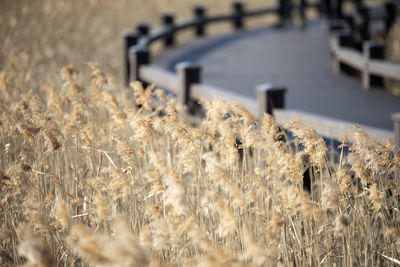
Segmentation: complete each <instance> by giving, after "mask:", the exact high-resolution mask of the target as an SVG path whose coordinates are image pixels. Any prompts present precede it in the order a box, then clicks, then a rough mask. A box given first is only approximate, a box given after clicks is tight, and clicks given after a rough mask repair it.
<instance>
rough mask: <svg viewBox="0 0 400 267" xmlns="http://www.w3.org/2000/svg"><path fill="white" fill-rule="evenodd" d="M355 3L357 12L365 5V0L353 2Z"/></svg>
mask: <svg viewBox="0 0 400 267" xmlns="http://www.w3.org/2000/svg"><path fill="white" fill-rule="evenodd" d="M353 2H354V3H355V8H356V9H357V10H358V9H360V8H361V7H362V6H363V5H364V3H363V0H353Z"/></svg>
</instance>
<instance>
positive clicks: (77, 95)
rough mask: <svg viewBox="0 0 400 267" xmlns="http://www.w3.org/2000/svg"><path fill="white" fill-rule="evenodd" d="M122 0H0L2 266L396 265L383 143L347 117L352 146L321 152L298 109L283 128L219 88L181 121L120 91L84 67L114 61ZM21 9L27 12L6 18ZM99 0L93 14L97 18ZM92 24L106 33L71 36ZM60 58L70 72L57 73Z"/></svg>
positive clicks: (168, 101) (389, 168)
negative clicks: (193, 116)
mask: <svg viewBox="0 0 400 267" xmlns="http://www.w3.org/2000/svg"><path fill="white" fill-rule="evenodd" d="M135 2H136V1H121V2H118V4H114V3H112V2H111V1H109V2H108V1H100V0H99V1H65V2H64V1H43V3H40V2H39V1H37V2H32V4H31V5H25V6H23V5H21V3H26V2H23V1H2V2H1V3H0V5H6V4H8V5H9V7H10V8H9V12H8V13H7V14H4V8H3V9H2V10H3V14H2V16H1V22H2V23H0V25H3V26H1V27H2V30H1V32H2V33H4V36H6V37H5V42H4V45H3V46H2V49H3V51H2V60H1V64H2V65H1V73H0V151H1V152H0V186H1V190H0V201H1V204H0V214H1V215H0V225H1V230H0V265H1V266H3V265H4V266H12V265H15V266H19V265H24V266H56V265H59V266H89V265H91V266H147V265H148V266H176V265H177V266H190V265H198V266H276V265H280V266H289V265H294V264H295V265H296V266H320V265H324V266H332V265H335V264H336V265H337V266H351V265H365V266H376V265H385V266H386V265H394V264H396V263H397V264H398V263H399V261H398V259H400V225H399V209H398V207H399V203H398V202H399V185H398V184H396V183H395V180H394V179H393V175H394V171H395V170H398V169H399V166H400V162H399V158H398V157H397V156H396V153H397V152H395V151H393V146H392V144H391V143H390V142H388V144H387V145H385V146H383V145H380V144H377V143H375V142H373V141H371V140H369V139H368V137H367V136H366V134H365V133H364V132H363V131H362V130H360V129H355V139H356V142H355V143H354V144H349V143H348V142H346V139H345V138H343V140H342V141H343V144H342V146H341V147H340V149H341V150H342V151H343V150H347V149H349V152H348V153H347V152H346V153H340V154H339V155H337V158H334V157H333V156H330V154H329V153H327V147H326V145H325V143H324V142H323V140H322V139H321V138H320V137H319V136H318V135H317V134H316V133H315V131H314V130H313V129H311V128H308V127H305V126H304V125H302V123H301V122H299V121H294V122H292V123H290V124H289V125H287V126H286V127H287V128H288V129H289V130H290V131H292V132H293V134H294V136H295V137H296V138H295V139H294V140H293V141H285V140H289V139H288V138H287V137H286V134H285V133H284V132H281V128H280V127H278V126H277V125H276V123H275V122H274V120H273V118H271V117H270V116H268V115H265V116H264V118H263V119H262V121H261V122H258V121H256V120H255V119H254V117H253V116H252V115H251V114H249V112H247V111H246V110H245V109H244V108H243V107H241V106H240V105H237V104H233V103H226V102H223V101H221V100H215V101H213V102H207V101H202V103H203V105H204V107H205V108H206V110H207V113H206V114H207V115H206V118H205V119H204V120H203V122H202V124H201V125H199V126H198V127H193V126H192V125H191V124H190V123H188V122H187V120H186V115H185V113H184V107H182V106H181V105H180V104H179V103H177V102H176V100H175V99H173V98H169V97H168V96H165V95H164V93H163V92H162V91H160V90H157V89H156V88H154V89H153V90H150V89H148V90H144V89H143V87H142V86H141V84H139V83H133V84H132V86H131V87H130V88H128V89H125V88H122V87H120V86H119V80H120V79H119V78H116V79H114V78H113V76H112V75H106V74H105V73H104V72H103V71H102V70H100V68H99V67H98V65H97V64H94V63H89V64H87V65H82V63H83V62H85V60H88V59H96V60H98V61H100V62H102V63H104V65H105V68H106V69H107V70H110V71H111V72H112V73H117V74H119V69H118V66H119V64H120V62H121V61H120V58H119V56H121V55H120V52H121V49H119V42H120V39H119V31H118V30H117V31H114V30H112V29H119V28H118V27H114V26H115V25H116V24H118V23H121V25H122V24H124V23H125V22H126V21H123V20H130V19H132V18H129V17H128V18H126V17H125V18H121V17H122V16H120V15H117V13H113V12H115V10H116V9H117V8H118V9H120V8H121V7H130V6H129V5H135V4H134V3H135ZM71 3H72V4H71ZM146 3H148V5H149V6H150V7H147V5H145V7H143V8H148V9H149V10H150V11H152V10H153V8H155V6H157V5H156V4H154V5H153V6H152V3H153V2H152V1H146ZM154 3H156V2H154ZM157 3H158V4H160V5H161V1H160V2H157ZM163 3H164V1H163ZM180 3H181V2H180ZM14 4H15V6H14ZM99 4H101V5H103V7H102V8H100V7H99V6H98V5H99ZM175 4H176V8H178V4H177V3H175ZM18 5H19V6H20V7H22V8H20V9H18V8H17V7H18ZM92 5H93V6H92ZM114 5H116V6H114ZM124 5H126V6H124ZM164 5H165V4H164ZM48 6H50V7H48ZM88 6H90V7H91V8H93V10H92V9H91V8H90V9H89V8H88ZM2 7H3V6H2ZM67 7H69V8H67ZM105 7H107V12H109V13H107V12H105V11H104V9H105ZM35 8H37V9H38V10H41V8H43V12H48V11H46V10H50V11H49V12H48V13H40V12H39V11H35V12H39V13H38V14H36V13H35V12H33V11H32V10H34V9H35ZM114 8H115V9H114ZM137 8H139V7H137ZM141 8H142V7H141ZM125 9H128V8H125ZM65 10H68V11H65ZM79 10H80V11H79ZM82 10H85V12H87V13H88V14H87V16H80V15H79V14H81V13H79V12H83V11H82ZM121 10H124V9H121ZM133 10H134V9H133ZM141 10H143V9H141ZM156 10H158V9H157V8H156ZM178 10H179V9H178ZM78 11H79V12H78ZM18 12H21V14H22V15H21V16H22V17H21V18H25V17H23V16H26V18H27V19H32V21H36V22H35V23H33V22H32V23H31V24H29V23H28V24H26V25H22V23H24V21H25V19H21V20H18V19H17V20H16V21H14V20H9V19H10V18H11V17H13V14H16V13H18ZM63 12H64V13H63ZM75 12H76V13H75ZM92 12H93V13H92ZM96 12H99V13H100V14H104V15H105V16H104V17H102V18H101V19H102V20H99V21H98V22H97V24H96V23H93V22H94V21H93V20H91V19H90V18H92V19H93V18H97V19H98V17H97V16H95V15H94V14H96ZM102 12H103V13H102ZM124 12H127V11H126V10H125V11H124ZM129 12H132V13H134V11H129ZM30 14H36V16H34V15H32V16H31V15H30ZM46 14H47V15H46ZM63 14H64V15H63ZM107 14H108V15H107ZM106 15H107V16H106ZM43 16H49V19H48V20H47V23H45V22H44V21H45V19H43V21H42V17H43ZM46 19H47V17H46ZM133 19H135V18H133ZM133 19H132V20H133ZM120 20H121V21H120ZM5 21H6V23H10V24H9V25H7V26H4V22H5ZM104 21H108V22H109V23H110V24H108V23H104V24H103V22H104ZM90 22H92V23H90ZM100 22H101V23H100ZM113 23H114V24H113ZM75 24H76V25H75ZM83 24H85V25H91V26H88V28H86V29H84V30H82V29H81V30H82V31H86V30H87V31H88V32H82V31H79V29H78V28H77V25H83ZM127 24H131V23H125V24H124V27H125V26H126V25H127ZM93 25H95V26H93ZM96 25H97V26H96ZM10 27H11V28H10ZM41 27H43V28H41ZM59 27H66V28H65V29H64V28H59ZM91 27H93V28H91ZM54 28H57V29H60V31H57V30H54ZM101 28H104V32H102V31H97V30H99V29H101ZM96 29H97V30H96ZM92 30H93V31H92ZM7 31H8V32H7ZM20 31H23V32H20ZM31 31H33V33H31V36H30V37H31V38H29V34H30V32H31ZM75 31H78V33H77V32H75ZM40 33H43V34H42V35H40ZM67 33H68V34H71V35H69V36H67V35H66V34H67ZM94 33H97V34H98V35H96V36H103V37H96V38H99V39H96V38H93V40H91V41H90V40H88V39H84V38H82V36H94V35H91V34H94ZM82 34H83V35H82ZM103 34H104V35H103ZM113 38H114V39H113ZM89 39H90V38H89ZM18 40H20V41H18ZM64 41H65V42H66V43H64ZM67 41H69V43H68V42H67ZM97 41H98V43H97V45H96V42H97ZM28 42H29V44H30V45H29V46H22V45H21V44H27V43H28ZM108 42H109V43H108ZM84 44H88V47H85V46H84ZM108 45H109V47H108ZM105 47H107V48H105ZM103 51H104V53H103ZM110 51H112V52H110ZM108 53H109V54H108ZM70 62H72V63H74V64H76V65H78V66H80V67H79V70H80V71H81V72H80V73H79V72H78V71H77V69H75V68H74V67H64V68H62V71H61V73H60V75H59V74H57V72H56V71H55V69H58V68H59V66H60V65H62V64H66V63H70ZM86 73H90V74H86ZM132 94H134V95H135V98H134V99H135V100H133V98H132V97H127V96H130V95H132ZM290 140H291V139H290ZM238 141H240V142H238ZM305 173H306V174H309V176H310V177H311V181H312V186H311V187H310V188H309V190H307V189H304V185H303V177H304V174H305ZM306 176H307V175H306Z"/></svg>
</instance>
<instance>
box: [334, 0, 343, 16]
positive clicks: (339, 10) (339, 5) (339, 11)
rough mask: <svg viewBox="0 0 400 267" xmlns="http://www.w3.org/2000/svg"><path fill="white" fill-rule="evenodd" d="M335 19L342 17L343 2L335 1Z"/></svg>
mask: <svg viewBox="0 0 400 267" xmlns="http://www.w3.org/2000/svg"><path fill="white" fill-rule="evenodd" d="M335 15H336V18H342V17H343V0H336V11H335Z"/></svg>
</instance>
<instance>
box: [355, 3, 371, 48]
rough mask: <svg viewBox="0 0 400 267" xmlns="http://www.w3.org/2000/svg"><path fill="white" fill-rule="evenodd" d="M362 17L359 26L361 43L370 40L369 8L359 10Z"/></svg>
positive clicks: (363, 7) (362, 7)
mask: <svg viewBox="0 0 400 267" xmlns="http://www.w3.org/2000/svg"><path fill="white" fill-rule="evenodd" d="M358 12H359V13H360V15H361V17H362V23H361V25H360V26H359V29H358V30H359V34H360V41H361V42H363V41H366V40H369V39H370V34H369V24H370V20H371V18H370V15H369V12H370V11H369V7H367V6H361V7H360V9H359V10H358Z"/></svg>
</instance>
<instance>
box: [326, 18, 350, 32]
mask: <svg viewBox="0 0 400 267" xmlns="http://www.w3.org/2000/svg"><path fill="white" fill-rule="evenodd" d="M348 28H349V26H348V24H347V22H346V21H345V20H343V19H333V20H331V21H329V32H330V33H333V32H337V31H340V30H349V29H348Z"/></svg>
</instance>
